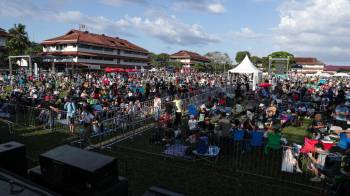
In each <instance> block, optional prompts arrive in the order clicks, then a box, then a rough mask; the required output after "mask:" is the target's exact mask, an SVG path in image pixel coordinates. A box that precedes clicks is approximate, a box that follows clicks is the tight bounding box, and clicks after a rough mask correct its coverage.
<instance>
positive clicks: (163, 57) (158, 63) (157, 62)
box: [149, 53, 170, 68]
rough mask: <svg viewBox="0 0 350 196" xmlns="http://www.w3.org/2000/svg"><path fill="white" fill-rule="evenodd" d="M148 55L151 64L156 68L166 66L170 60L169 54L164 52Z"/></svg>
mask: <svg viewBox="0 0 350 196" xmlns="http://www.w3.org/2000/svg"><path fill="white" fill-rule="evenodd" d="M149 57H150V62H151V65H154V66H155V67H157V68H160V67H165V66H167V65H168V64H169V61H170V55H169V54H166V53H161V54H154V53H150V55H149Z"/></svg>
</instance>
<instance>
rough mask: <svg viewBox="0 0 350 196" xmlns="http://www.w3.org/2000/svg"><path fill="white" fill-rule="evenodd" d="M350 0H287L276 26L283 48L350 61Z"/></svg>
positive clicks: (300, 53) (327, 59)
mask: <svg viewBox="0 0 350 196" xmlns="http://www.w3.org/2000/svg"><path fill="white" fill-rule="evenodd" d="M349 10H350V1H349V0H288V1H286V2H285V3H283V4H282V5H281V6H280V7H279V11H280V22H279V24H278V26H277V28H276V29H275V33H276V40H275V41H276V44H277V46H278V47H279V48H280V49H284V50H289V51H291V52H294V53H295V54H297V55H303V56H315V57H318V58H321V59H322V60H324V61H333V62H334V61H337V62H341V61H344V62H350V57H349V55H348V54H349V53H350V12H349Z"/></svg>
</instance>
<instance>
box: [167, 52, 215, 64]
mask: <svg viewBox="0 0 350 196" xmlns="http://www.w3.org/2000/svg"><path fill="white" fill-rule="evenodd" d="M170 60H172V61H177V62H180V63H181V64H182V66H183V67H191V66H193V65H195V64H197V63H200V64H208V63H210V60H209V59H208V58H206V57H204V56H202V55H200V54H198V53H195V52H190V51H186V50H181V51H179V52H177V53H174V54H172V55H170Z"/></svg>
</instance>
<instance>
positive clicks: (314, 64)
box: [294, 57, 325, 74]
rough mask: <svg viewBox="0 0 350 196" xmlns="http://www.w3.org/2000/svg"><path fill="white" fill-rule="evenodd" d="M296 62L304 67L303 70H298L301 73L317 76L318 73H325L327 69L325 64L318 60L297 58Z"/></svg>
mask: <svg viewBox="0 0 350 196" xmlns="http://www.w3.org/2000/svg"><path fill="white" fill-rule="evenodd" d="M294 60H295V63H296V64H297V65H300V66H301V67H302V68H301V69H297V71H298V72H299V73H304V74H307V73H308V74H315V73H318V72H323V69H324V67H325V64H324V63H322V62H321V61H319V60H318V59H317V58H312V57H295V58H294Z"/></svg>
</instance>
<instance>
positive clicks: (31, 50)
mask: <svg viewBox="0 0 350 196" xmlns="http://www.w3.org/2000/svg"><path fill="white" fill-rule="evenodd" d="M42 51H43V47H42V45H40V44H38V43H36V42H30V43H29V47H28V48H27V49H26V51H25V54H28V55H35V54H38V53H41V52H42Z"/></svg>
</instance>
